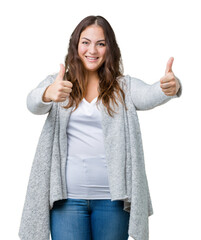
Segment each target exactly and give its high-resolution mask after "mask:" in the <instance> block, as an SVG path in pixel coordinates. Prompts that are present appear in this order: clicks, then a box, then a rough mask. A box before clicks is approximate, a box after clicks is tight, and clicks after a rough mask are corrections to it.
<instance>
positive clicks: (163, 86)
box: [161, 83, 172, 89]
mask: <svg viewBox="0 0 201 240" xmlns="http://www.w3.org/2000/svg"><path fill="white" fill-rule="evenodd" d="M171 87H172V85H170V84H169V83H163V84H161V88H163V89H167V88H171Z"/></svg>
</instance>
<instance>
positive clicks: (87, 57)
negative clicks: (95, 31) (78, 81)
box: [87, 57, 97, 60]
mask: <svg viewBox="0 0 201 240" xmlns="http://www.w3.org/2000/svg"><path fill="white" fill-rule="evenodd" d="M87 58H89V59H91V60H95V59H97V57H96V58H92V57H87Z"/></svg>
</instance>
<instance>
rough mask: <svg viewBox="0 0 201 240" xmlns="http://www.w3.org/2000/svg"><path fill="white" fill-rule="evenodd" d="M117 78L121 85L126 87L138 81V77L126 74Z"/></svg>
mask: <svg viewBox="0 0 201 240" xmlns="http://www.w3.org/2000/svg"><path fill="white" fill-rule="evenodd" d="M117 80H118V81H119V82H120V83H121V85H122V87H126V88H127V89H130V88H131V85H133V83H137V82H138V81H139V79H138V78H136V77H131V76H130V75H128V74H127V75H123V76H120V77H118V78H117Z"/></svg>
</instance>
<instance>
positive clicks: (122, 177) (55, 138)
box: [18, 73, 182, 240]
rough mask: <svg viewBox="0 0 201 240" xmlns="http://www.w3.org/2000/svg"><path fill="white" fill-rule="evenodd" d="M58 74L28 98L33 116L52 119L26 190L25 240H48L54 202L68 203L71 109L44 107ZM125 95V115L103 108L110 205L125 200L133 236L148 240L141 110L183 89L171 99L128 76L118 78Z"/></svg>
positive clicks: (118, 109) (149, 207)
mask: <svg viewBox="0 0 201 240" xmlns="http://www.w3.org/2000/svg"><path fill="white" fill-rule="evenodd" d="M57 74H58V73H56V74H53V75H49V76H47V78H46V79H45V80H43V81H42V82H40V84H39V85H38V86H37V87H36V88H35V89H33V90H32V91H31V92H30V93H29V94H28V96H27V107H28V109H29V110H30V111H31V112H32V113H33V114H38V115H41V114H47V113H48V115H47V118H46V120H45V123H44V126H43V129H42V132H41V135H40V138H39V141H38V145H37V148H36V153H35V156H34V159H33V164H32V168H31V172H30V177H29V182H28V185H27V192H26V198H25V202H24V207H23V211H22V217H21V223H20V228H19V233H18V235H19V237H20V239H21V240H49V238H50V210H51V209H52V207H53V203H54V202H55V201H58V200H61V199H67V188H66V186H67V185H66V178H65V174H66V173H65V171H66V169H65V167H66V156H67V147H66V146H67V135H66V128H67V124H68V120H69V117H70V114H71V111H72V107H71V108H69V109H64V108H63V107H62V106H64V105H66V104H67V102H68V99H67V100H66V101H65V102H60V103H57V102H48V103H45V102H43V101H42V95H43V93H44V91H45V90H46V88H47V86H48V85H50V84H51V83H53V82H54V80H55V78H56V76H57ZM118 81H119V82H120V84H121V87H122V89H123V90H124V92H125V103H126V106H127V108H128V110H127V111H126V109H125V107H124V106H123V104H122V103H121V102H120V101H118V104H119V107H117V106H116V105H115V106H113V109H114V110H115V112H118V113H117V114H115V115H114V117H111V116H110V115H109V114H108V113H107V110H106V108H105V107H104V105H103V104H102V102H100V109H101V114H102V129H103V136H104V147H105V153H106V160H107V169H108V181H109V187H110V193H111V200H112V201H113V200H123V201H124V210H125V211H127V212H129V213H130V219H129V230H128V234H129V236H131V237H132V238H134V239H135V240H148V239H149V223H148V217H149V216H150V215H152V214H153V208H152V203H151V198H150V193H149V187H148V182H147V177H146V171H145V163H144V153H143V145H142V139H141V131H140V125H139V121H138V115H137V110H149V109H152V108H155V107H156V106H159V105H161V104H164V103H166V102H168V101H169V100H170V99H172V98H177V97H180V95H181V92H182V85H181V82H180V81H179V82H180V86H181V87H180V89H179V91H178V92H177V94H176V95H175V96H166V95H165V94H164V93H163V91H162V89H161V87H160V81H157V82H155V83H154V84H151V85H150V84H147V83H145V82H143V81H142V80H140V79H137V78H133V77H130V76H129V75H126V76H124V77H121V78H119V80H118ZM80 240H81V239H80Z"/></svg>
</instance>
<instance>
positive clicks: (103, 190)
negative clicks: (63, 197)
mask: <svg viewBox="0 0 201 240" xmlns="http://www.w3.org/2000/svg"><path fill="white" fill-rule="evenodd" d="M96 101H97V97H96V98H94V99H93V100H92V102H91V103H89V102H88V101H87V100H86V99H85V98H83V100H82V102H81V103H80V104H79V106H78V108H77V109H76V110H75V111H74V112H72V113H71V116H70V119H69V123H68V127H67V137H68V146H67V147H68V156H67V161H66V182H67V193H68V198H76V199H111V195H110V190H109V184H108V173H107V163H106V158H105V149H104V142H103V132H102V126H101V112H100V110H99V109H98V108H97V106H96Z"/></svg>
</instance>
